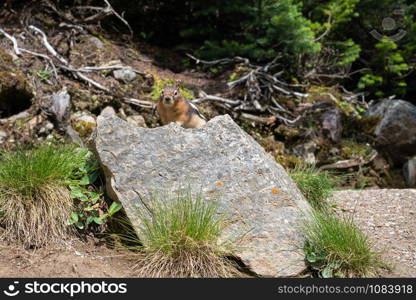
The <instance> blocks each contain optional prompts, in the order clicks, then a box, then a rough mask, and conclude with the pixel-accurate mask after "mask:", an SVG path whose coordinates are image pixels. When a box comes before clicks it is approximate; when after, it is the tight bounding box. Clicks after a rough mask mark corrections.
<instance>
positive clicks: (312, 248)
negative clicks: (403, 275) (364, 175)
mask: <svg viewBox="0 0 416 300" xmlns="http://www.w3.org/2000/svg"><path fill="white" fill-rule="evenodd" d="M302 229H303V230H302V231H303V234H304V236H305V239H306V242H305V246H304V252H305V255H306V261H307V262H308V263H309V264H310V266H311V267H312V269H313V270H315V271H317V272H318V275H319V276H321V277H353V276H360V277H361V276H370V275H375V274H376V273H377V270H378V269H379V268H380V267H382V266H383V263H382V261H381V258H380V255H379V253H376V252H374V251H372V250H371V247H372V245H371V243H370V242H369V240H368V238H367V236H366V235H365V234H364V233H363V232H362V231H361V230H360V229H359V228H358V227H357V226H356V225H355V224H354V222H353V220H352V218H347V217H339V216H337V215H336V214H335V213H329V212H318V211H316V210H315V211H314V213H312V216H311V217H310V218H308V219H307V220H306V221H305V223H304V224H303V228H302Z"/></svg>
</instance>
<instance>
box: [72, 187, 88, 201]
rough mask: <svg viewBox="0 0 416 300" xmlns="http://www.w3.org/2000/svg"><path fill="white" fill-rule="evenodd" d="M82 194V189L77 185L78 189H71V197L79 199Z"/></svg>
mask: <svg viewBox="0 0 416 300" xmlns="http://www.w3.org/2000/svg"><path fill="white" fill-rule="evenodd" d="M83 196H84V194H83V193H82V191H81V189H80V188H79V187H78V189H73V190H72V191H71V198H73V199H81V198H82V197H83ZM84 197H85V196H84Z"/></svg>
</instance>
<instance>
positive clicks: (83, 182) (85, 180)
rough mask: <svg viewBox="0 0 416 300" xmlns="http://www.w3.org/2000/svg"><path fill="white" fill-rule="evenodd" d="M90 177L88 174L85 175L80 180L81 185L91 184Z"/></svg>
mask: <svg viewBox="0 0 416 300" xmlns="http://www.w3.org/2000/svg"><path fill="white" fill-rule="evenodd" d="M90 183H91V182H90V178H89V177H88V175H84V176H83V177H82V178H81V180H80V181H79V184H80V185H88V184H90Z"/></svg>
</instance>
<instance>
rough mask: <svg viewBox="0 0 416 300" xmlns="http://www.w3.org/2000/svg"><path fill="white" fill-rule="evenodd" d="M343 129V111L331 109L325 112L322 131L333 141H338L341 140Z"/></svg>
mask: <svg viewBox="0 0 416 300" xmlns="http://www.w3.org/2000/svg"><path fill="white" fill-rule="evenodd" d="M342 129H343V128H342V113H341V112H340V111H339V110H338V109H331V110H329V111H327V112H325V113H324V114H323V116H322V131H323V132H324V134H327V135H329V137H330V138H331V140H332V141H334V142H336V143H338V142H339V141H340V140H341V134H342Z"/></svg>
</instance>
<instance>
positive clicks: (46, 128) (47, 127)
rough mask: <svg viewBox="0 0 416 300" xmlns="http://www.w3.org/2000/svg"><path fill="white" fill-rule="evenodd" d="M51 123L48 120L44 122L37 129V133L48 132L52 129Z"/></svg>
mask: <svg viewBox="0 0 416 300" xmlns="http://www.w3.org/2000/svg"><path fill="white" fill-rule="evenodd" d="M53 127H54V126H53V124H52V123H51V122H49V121H46V122H45V125H43V126H42V127H41V128H40V129H39V134H48V133H50V132H51V131H52V130H53Z"/></svg>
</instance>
